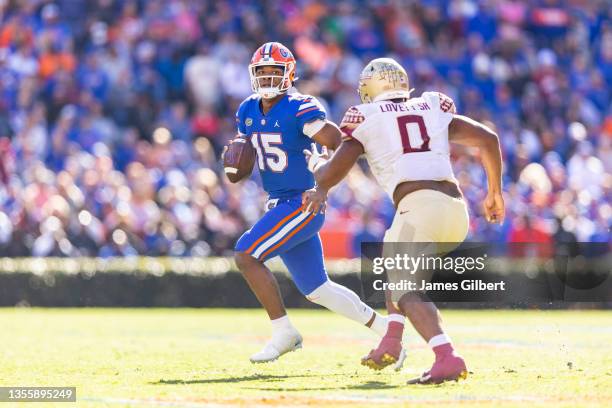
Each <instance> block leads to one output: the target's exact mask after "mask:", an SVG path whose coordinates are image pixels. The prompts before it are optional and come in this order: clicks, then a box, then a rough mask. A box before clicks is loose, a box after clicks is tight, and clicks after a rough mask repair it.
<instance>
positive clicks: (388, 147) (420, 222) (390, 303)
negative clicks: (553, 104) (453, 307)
mask: <svg viewBox="0 0 612 408" xmlns="http://www.w3.org/2000/svg"><path fill="white" fill-rule="evenodd" d="M410 93H411V89H410V88H409V81H408V75H407V74H406V71H405V70H404V68H402V66H401V65H400V64H398V63H397V62H396V61H394V60H393V59H390V58H378V59H375V60H373V61H371V62H370V63H369V64H368V65H367V66H366V67H365V68H364V70H363V71H362V73H361V76H360V79H359V95H360V97H361V100H362V102H363V104H361V105H357V106H353V107H351V108H349V109H348V111H347V112H346V114H345V116H344V119H343V120H342V123H341V125H340V128H341V130H342V133H343V142H342V144H341V145H340V147H339V148H338V150H337V151H336V152H335V153H334V155H333V156H332V157H331V159H330V158H329V155H328V153H327V151H326V150H325V148H323V151H322V152H318V151H317V149H316V146H314V145H313V151H308V150H305V151H304V153H305V154H306V158H307V160H308V164H309V169H310V170H311V171H312V172H313V173H314V174H315V178H316V181H317V188H316V190H315V191H314V192H312V193H309V194H308V195H307V196H306V197H305V199H304V200H305V204H306V205H307V206H310V207H311V209H312V210H314V211H317V210H318V209H319V207H320V206H323V205H325V204H324V203H325V199H326V198H327V192H328V190H329V189H330V188H331V187H333V186H334V185H336V184H337V183H339V182H340V181H341V180H342V179H343V178H344V177H345V176H346V175H347V174H348V172H349V171H350V169H351V167H353V165H354V164H355V163H356V162H357V160H358V158H359V157H360V156H361V155H362V154H365V157H366V159H367V161H368V164H369V166H370V168H371V170H372V173H373V174H374V176H375V177H376V179H377V181H378V183H379V184H380V185H381V186H382V187H383V188H384V190H385V191H386V192H387V194H389V196H390V197H391V198H392V200H393V202H394V204H395V207H396V209H397V212H396V214H395V218H394V219H393V223H392V225H391V227H390V228H389V230H387V232H386V234H385V237H384V242H385V243H392V242H420V243H421V242H422V243H457V245H458V244H459V243H461V242H462V241H464V240H465V237H466V235H467V233H468V212H467V206H466V204H465V201H464V199H463V195H462V193H461V190H460V189H459V186H458V182H457V179H456V178H455V176H454V174H453V169H452V167H451V162H450V155H449V142H450V143H458V144H461V145H465V146H473V147H478V148H479V150H480V154H481V159H482V164H483V166H484V168H485V171H486V174H487V180H488V192H487V196H486V198H485V200H484V203H483V209H484V214H485V216H486V219H487V220H488V221H489V222H500V223H501V222H502V221H503V218H504V214H505V209H504V200H503V197H502V183H501V174H502V161H501V152H500V148H499V139H498V137H497V135H496V134H495V132H494V131H493V130H491V129H490V128H488V127H486V126H485V125H483V124H481V123H479V122H476V121H474V120H472V119H470V118H468V117H465V116H461V115H457V113H456V108H455V105H454V103H453V101H452V99H451V98H449V97H448V96H446V95H444V94H441V93H438V92H425V93H423V94H422V95H421V96H420V97H418V98H411V97H410ZM394 294H395V295H397V294H396V293H394ZM395 299H397V301H394V299H393V298H392V297H391V296H390V293H387V302H386V303H387V309H388V311H389V313H390V317H389V319H390V323H389V326H388V331H387V334H386V335H385V337H384V338H383V339H382V340H381V342H380V344H379V345H378V348H377V349H375V350H372V351H371V352H370V354H369V355H368V356H367V357H364V359H363V360H362V364H364V365H367V366H369V367H370V368H374V369H381V368H383V367H385V366H387V365H389V364H392V363H394V362H395V361H396V360H397V359H398V358H399V357H400V352H401V339H402V333H403V329H404V319H405V318H404V316H406V317H408V319H409V320H410V322H411V323H412V324H413V326H414V327H415V329H416V330H417V331H418V332H419V334H420V335H421V336H422V337H423V339H424V340H425V341H427V343H428V344H429V345H430V346H431V348H432V349H433V351H434V353H435V362H434V364H433V366H432V368H431V369H430V370H429V371H426V372H425V373H424V374H423V375H422V376H421V377H420V378H418V379H416V380H414V382H417V383H432V382H434V383H439V382H442V381H446V380H456V379H459V378H465V377H466V376H467V368H466V365H465V362H464V360H463V358H462V357H461V356H459V355H458V354H457V353H456V352H455V351H454V348H453V345H452V343H451V341H450V338H449V337H448V336H447V335H446V334H445V333H444V331H443V330H442V327H441V319H440V313H439V312H438V309H437V308H436V306H435V305H434V304H433V303H432V302H429V301H427V300H426V298H424V297H422V295H421V294H419V293H417V292H405V293H404V292H402V293H400V295H399V297H398V296H396V297H395Z"/></svg>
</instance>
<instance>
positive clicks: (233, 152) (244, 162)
mask: <svg viewBox="0 0 612 408" xmlns="http://www.w3.org/2000/svg"><path fill="white" fill-rule="evenodd" d="M256 157H257V154H256V152H255V148H254V147H253V145H252V144H251V143H250V142H249V140H247V139H246V138H244V137H241V136H237V137H235V138H234V139H232V140H231V141H230V143H229V145H228V146H227V149H226V151H225V154H224V155H223V168H224V170H225V174H226V175H227V178H228V179H229V181H231V182H232V183H236V182H238V181H240V180H242V179H243V178H245V177H248V176H249V175H250V174H251V172H252V171H253V166H254V165H255V159H256Z"/></svg>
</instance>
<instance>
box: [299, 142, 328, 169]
mask: <svg viewBox="0 0 612 408" xmlns="http://www.w3.org/2000/svg"><path fill="white" fill-rule="evenodd" d="M310 149H311V150H308V149H304V156H306V161H307V162H308V170H310V171H311V172H312V173H314V172H315V171H316V170H317V168H319V167H320V166H322V165H324V164H325V163H326V162H327V160H328V159H329V152H328V151H327V146H323V147H322V148H321V152H319V150H318V149H317V144H316V143H312V144H311V145H310Z"/></svg>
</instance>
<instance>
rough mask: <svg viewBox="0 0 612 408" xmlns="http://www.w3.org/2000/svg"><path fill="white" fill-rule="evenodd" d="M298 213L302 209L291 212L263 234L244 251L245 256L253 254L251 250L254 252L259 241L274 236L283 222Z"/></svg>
mask: <svg viewBox="0 0 612 408" xmlns="http://www.w3.org/2000/svg"><path fill="white" fill-rule="evenodd" d="M300 211H302V207H300V208H298V209H297V210H295V211H294V212H292V213H291V214H289V215H288V216H286V217H285V218H283V219H282V220H280V221H279V222H278V224H276V225H275V226H274V227H273V228H272V229H271V230H270V231H268V232H266V233H265V234H263V235H262V236H261V237H259V239H258V240H257V241H255V242H254V243H253V245H251V246H250V247H249V249H247V250H246V251H244V252H245V253H247V254H249V255H250V254H251V252H253V250H255V248H256V247H257V245H259V243H260V242H261V241H263V240H264V239H266V238H268V237H269V236H270V235H272V234H274V232H276V230H277V229H279V228H280V227H282V226H283V225H284V224H285V221H288V220H289V218H292V217H294V216H295V215H296V214H297V213H299V212H300Z"/></svg>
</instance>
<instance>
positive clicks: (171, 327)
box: [0, 308, 612, 408]
mask: <svg viewBox="0 0 612 408" xmlns="http://www.w3.org/2000/svg"><path fill="white" fill-rule="evenodd" d="M443 314H444V318H445V324H446V327H447V331H448V333H449V334H450V335H451V336H452V338H453V339H454V341H455V343H456V345H457V347H458V349H459V351H460V352H461V353H462V354H463V355H464V356H465V357H466V360H467V362H468V366H469V369H470V371H471V372H472V374H471V375H470V376H469V378H468V379H467V380H466V381H462V382H459V383H454V382H453V383H447V384H444V385H439V386H414V385H413V386H407V385H405V381H406V380H407V379H409V378H411V377H414V376H417V375H418V374H420V372H421V371H422V370H424V369H426V368H428V366H429V365H430V364H431V361H432V353H431V351H430V350H429V349H428V348H426V347H425V345H424V343H423V342H422V341H421V340H420V339H419V338H417V336H416V334H415V333H414V332H413V331H412V330H410V331H409V332H408V333H406V345H407V346H408V349H409V357H408V360H407V365H406V367H405V368H404V371H403V372H402V373H399V374H398V373H395V372H392V371H391V370H389V371H383V372H378V373H376V372H372V371H369V370H368V369H367V368H365V367H362V366H360V365H359V358H360V357H361V356H362V355H363V354H364V353H365V352H366V351H367V350H368V349H369V348H370V347H371V346H373V345H374V343H375V342H376V337H375V336H374V335H372V334H371V333H370V332H369V331H368V330H367V329H365V328H362V327H359V326H357V325H356V324H354V323H352V322H351V321H348V320H345V319H343V318H341V317H337V316H335V315H333V314H331V313H330V312H327V311H323V310H316V311H306V310H292V311H290V316H291V317H292V319H293V321H294V324H295V325H296V326H297V327H298V328H299V329H300V330H301V332H302V334H303V336H304V349H302V350H300V351H297V352H294V353H290V354H289V355H287V356H284V357H283V358H282V359H281V360H279V361H278V362H276V363H273V364H267V365H252V364H250V363H249V361H248V357H249V355H250V354H251V353H252V352H254V351H256V350H257V349H258V347H260V346H261V345H262V344H263V342H264V341H265V340H266V338H267V335H268V333H269V324H268V322H267V319H266V317H265V315H264V313H263V312H262V311H260V310H222V309H201V310H194V309H187V310H186V309H128V310H126V309H27V308H20V309H0V324H1V325H0V344H2V349H1V351H0V385H1V386H34V385H36V386H76V387H77V395H78V403H77V406H79V407H104V406H108V407H146V406H173V407H175V406H181V407H183V406H184V407H202V406H208V404H210V405H213V406H231V405H240V406H245V407H253V406H264V405H276V406H287V405H302V406H317V407H318V406H351V407H357V406H363V407H371V406H374V405H387V406H392V405H393V406H397V405H400V404H405V405H410V406H428V407H429V406H431V405H432V404H434V405H436V406H451V405H462V406H465V405H478V406H489V405H503V406H526V405H528V406H550V407H553V406H554V407H558V406H567V407H576V406H606V405H607V404H610V402H611V401H612V312H610V311H563V312H560V311H444V312H443ZM9 405H10V404H9ZM9 405H7V404H1V403H0V408H2V407H3V406H9ZM13 406H15V405H13ZM19 406H33V407H44V406H51V404H42V403H38V404H29V405H26V404H22V405H19ZM54 406H60V407H67V406H74V404H66V403H64V404H56V405H54ZM608 406H609V405H608Z"/></svg>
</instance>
